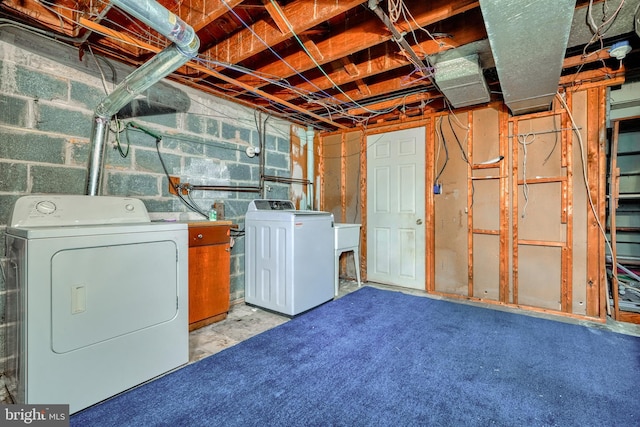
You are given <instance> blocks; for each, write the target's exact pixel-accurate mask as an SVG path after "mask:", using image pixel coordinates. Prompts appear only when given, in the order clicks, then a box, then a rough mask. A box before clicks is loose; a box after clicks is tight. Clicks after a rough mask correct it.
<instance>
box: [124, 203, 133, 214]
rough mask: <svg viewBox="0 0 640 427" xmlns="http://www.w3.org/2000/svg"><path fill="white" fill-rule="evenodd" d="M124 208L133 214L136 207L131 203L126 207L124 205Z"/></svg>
mask: <svg viewBox="0 0 640 427" xmlns="http://www.w3.org/2000/svg"><path fill="white" fill-rule="evenodd" d="M124 208H125V210H126V211H128V212H133V211H134V210H135V206H133V205H132V204H131V203H127V204H126V205H124Z"/></svg>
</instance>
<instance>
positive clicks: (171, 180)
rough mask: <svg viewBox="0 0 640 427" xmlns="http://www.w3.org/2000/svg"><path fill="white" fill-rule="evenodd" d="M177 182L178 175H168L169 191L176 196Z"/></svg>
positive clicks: (178, 180)
mask: <svg viewBox="0 0 640 427" xmlns="http://www.w3.org/2000/svg"><path fill="white" fill-rule="evenodd" d="M179 184H180V177H179V176H170V177H169V193H170V194H173V195H175V196H177V195H178V190H176V186H177V185H179Z"/></svg>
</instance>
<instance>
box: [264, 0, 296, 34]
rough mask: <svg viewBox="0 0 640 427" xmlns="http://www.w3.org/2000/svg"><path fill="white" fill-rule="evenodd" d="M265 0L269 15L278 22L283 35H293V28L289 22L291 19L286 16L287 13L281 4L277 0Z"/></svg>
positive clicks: (277, 24)
mask: <svg viewBox="0 0 640 427" xmlns="http://www.w3.org/2000/svg"><path fill="white" fill-rule="evenodd" d="M263 1H264V7H265V9H267V12H268V13H269V16H270V17H271V19H273V22H275V23H276V26H277V27H278V29H279V30H280V32H281V33H282V35H284V36H289V35H291V30H290V29H289V27H290V26H291V24H290V23H289V21H288V20H287V18H286V15H285V14H284V12H283V11H282V9H281V8H280V5H279V4H278V3H276V2H275V1H269V0H263Z"/></svg>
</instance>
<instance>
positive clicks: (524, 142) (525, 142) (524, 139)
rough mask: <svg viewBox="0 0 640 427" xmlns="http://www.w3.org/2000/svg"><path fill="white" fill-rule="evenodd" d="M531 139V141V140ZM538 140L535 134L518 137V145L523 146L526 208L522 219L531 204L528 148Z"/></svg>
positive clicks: (523, 179) (523, 182)
mask: <svg viewBox="0 0 640 427" xmlns="http://www.w3.org/2000/svg"><path fill="white" fill-rule="evenodd" d="M529 137H531V140H529ZM535 139H536V134H535V133H528V134H526V135H518V143H519V144H522V194H523V196H524V207H523V208H522V218H524V217H525V216H526V212H527V205H528V204H529V184H527V146H528V145H530V144H533V141H535Z"/></svg>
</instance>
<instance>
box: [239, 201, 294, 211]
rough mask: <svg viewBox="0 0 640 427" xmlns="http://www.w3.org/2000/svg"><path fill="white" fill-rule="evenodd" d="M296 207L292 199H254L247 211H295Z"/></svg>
mask: <svg viewBox="0 0 640 427" xmlns="http://www.w3.org/2000/svg"><path fill="white" fill-rule="evenodd" d="M295 210H296V207H295V205H294V204H293V202H292V201H291V200H266V199H258V200H252V201H251V202H250V203H249V207H248V208H247V212H250V211H295Z"/></svg>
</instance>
